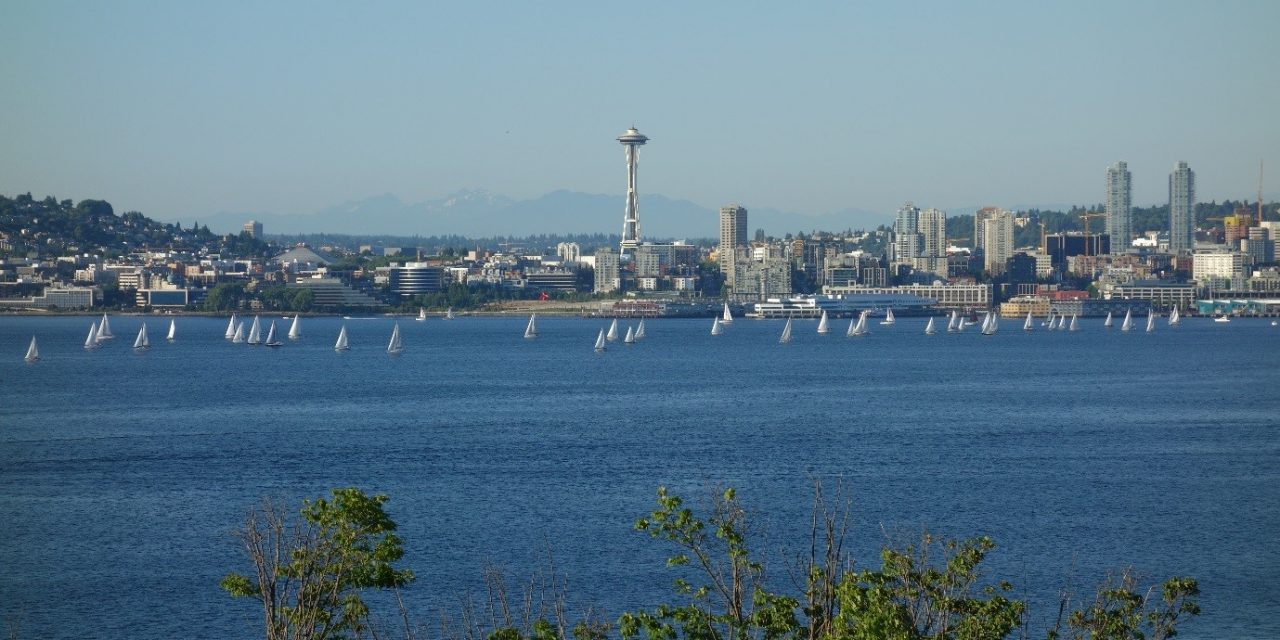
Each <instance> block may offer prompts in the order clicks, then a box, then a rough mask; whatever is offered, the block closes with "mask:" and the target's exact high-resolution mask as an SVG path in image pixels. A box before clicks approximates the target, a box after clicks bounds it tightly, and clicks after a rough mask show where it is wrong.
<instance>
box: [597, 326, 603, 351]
mask: <svg viewBox="0 0 1280 640" xmlns="http://www.w3.org/2000/svg"><path fill="white" fill-rule="evenodd" d="M596 351H597V352H600V351H604V329H601V330H600V335H598V336H596Z"/></svg>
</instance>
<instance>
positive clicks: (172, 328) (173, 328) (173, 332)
mask: <svg viewBox="0 0 1280 640" xmlns="http://www.w3.org/2000/svg"><path fill="white" fill-rule="evenodd" d="M177 335H178V326H177V324H176V323H175V321H174V319H173V318H169V333H168V334H167V335H166V336H165V337H164V339H165V340H168V341H169V342H173V339H174V338H175V337H176V336H177Z"/></svg>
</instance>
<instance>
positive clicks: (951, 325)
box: [947, 309, 960, 333]
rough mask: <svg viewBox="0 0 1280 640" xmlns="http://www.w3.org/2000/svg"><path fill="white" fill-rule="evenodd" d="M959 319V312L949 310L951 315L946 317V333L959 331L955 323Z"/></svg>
mask: <svg viewBox="0 0 1280 640" xmlns="http://www.w3.org/2000/svg"><path fill="white" fill-rule="evenodd" d="M959 321H960V314H959V313H958V312H956V310H955V309H952V310H951V317H950V318H948V319H947V333H951V332H954V331H959V329H957V328H956V324H957V323H959Z"/></svg>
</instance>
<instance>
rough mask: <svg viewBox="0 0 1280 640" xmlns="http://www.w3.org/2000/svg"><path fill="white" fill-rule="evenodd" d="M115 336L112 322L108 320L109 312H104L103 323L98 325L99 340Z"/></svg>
mask: <svg viewBox="0 0 1280 640" xmlns="http://www.w3.org/2000/svg"><path fill="white" fill-rule="evenodd" d="M115 337H116V336H115V334H113V333H111V323H109V322H107V314H105V313H104V314H102V324H101V325H99V326H98V342H102V341H103V340H111V339H112V338H115Z"/></svg>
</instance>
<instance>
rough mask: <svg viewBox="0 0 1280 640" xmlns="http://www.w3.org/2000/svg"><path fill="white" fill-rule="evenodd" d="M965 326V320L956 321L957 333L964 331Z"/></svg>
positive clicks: (958, 319)
mask: <svg viewBox="0 0 1280 640" xmlns="http://www.w3.org/2000/svg"><path fill="white" fill-rule="evenodd" d="M964 324H965V322H964V318H957V319H956V333H961V332H963V331H964Z"/></svg>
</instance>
